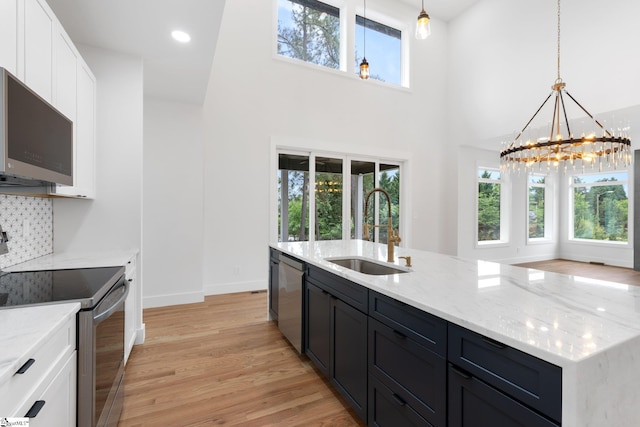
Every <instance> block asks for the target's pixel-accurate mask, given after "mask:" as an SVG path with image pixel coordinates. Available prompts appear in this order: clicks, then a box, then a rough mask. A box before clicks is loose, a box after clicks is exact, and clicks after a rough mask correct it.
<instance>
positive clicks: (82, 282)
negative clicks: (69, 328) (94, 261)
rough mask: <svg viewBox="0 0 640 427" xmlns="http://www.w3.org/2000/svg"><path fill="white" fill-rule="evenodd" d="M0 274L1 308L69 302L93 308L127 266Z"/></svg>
mask: <svg viewBox="0 0 640 427" xmlns="http://www.w3.org/2000/svg"><path fill="white" fill-rule="evenodd" d="M0 274H1V275H0V308H5V307H15V306H23V305H35V304H50V303H58V302H70V301H78V302H80V303H81V308H90V307H93V306H94V305H95V304H97V303H98V302H99V301H100V299H101V298H102V297H103V296H104V295H105V294H106V293H107V291H109V289H111V287H113V285H115V284H116V283H117V282H118V281H119V279H120V277H122V276H123V275H124V267H98V268H74V269H68V270H42V271H23V272H15V273H5V272H3V273H0Z"/></svg>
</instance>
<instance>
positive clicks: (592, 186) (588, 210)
mask: <svg viewBox="0 0 640 427" xmlns="http://www.w3.org/2000/svg"><path fill="white" fill-rule="evenodd" d="M572 187H573V238H574V239H587V240H600V241H611V242H627V241H628V240H629V199H628V173H627V172H616V173H610V174H589V175H575V176H573V177H572Z"/></svg>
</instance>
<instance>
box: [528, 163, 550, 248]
mask: <svg viewBox="0 0 640 427" xmlns="http://www.w3.org/2000/svg"><path fill="white" fill-rule="evenodd" d="M532 176H539V177H544V184H532V183H531V182H530V178H531V177H532ZM526 185H527V198H526V203H527V208H526V211H525V212H526V214H527V218H526V224H527V225H526V227H525V233H526V242H527V245H532V244H540V243H549V242H552V241H553V236H554V233H553V210H554V207H553V205H552V203H553V201H554V200H555V197H554V185H553V177H552V175H551V174H550V173H543V172H528V173H527V180H526ZM532 186H534V187H542V188H544V236H543V237H530V236H529V209H530V206H529V190H530V188H531V187H532Z"/></svg>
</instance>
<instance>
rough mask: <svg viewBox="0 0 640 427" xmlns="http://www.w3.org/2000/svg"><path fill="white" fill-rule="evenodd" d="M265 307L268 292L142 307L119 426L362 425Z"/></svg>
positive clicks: (126, 376)
mask: <svg viewBox="0 0 640 427" xmlns="http://www.w3.org/2000/svg"><path fill="white" fill-rule="evenodd" d="M266 313H267V294H266V292H260V293H238V294H229V295H216V296H209V297H206V298H205V302H203V303H197V304H187V305H177V306H171V307H161V308H153V309H146V310H144V322H145V325H146V341H145V343H144V344H142V345H139V346H135V347H134V349H133V351H132V353H131V356H130V358H129V361H128V363H127V367H126V374H125V402H124V409H123V411H122V416H121V418H120V423H119V424H118V426H119V427H137V426H154V427H156V426H170V427H187V426H194V427H195V426H214V425H229V426H234V425H235V426H278V427H286V426H364V424H362V423H361V422H360V421H359V419H358V418H357V417H356V416H355V414H354V413H353V412H352V411H351V410H350V409H349V408H348V406H347V404H346V403H345V402H344V401H343V400H342V398H341V397H340V396H339V395H338V394H337V393H336V392H335V391H334V390H333V389H332V387H331V386H330V385H329V384H328V382H327V381H326V380H325V379H324V378H323V377H322V376H321V375H320V374H319V373H318V372H317V371H316V370H315V369H314V368H313V366H312V364H311V362H310V361H309V359H308V358H307V357H306V356H299V355H297V354H296V353H295V352H294V350H293V347H291V346H290V345H289V344H288V343H287V342H286V341H285V339H284V338H283V337H282V335H281V334H280V332H279V330H278V328H277V326H276V325H275V324H274V323H273V322H269V321H267V319H266Z"/></svg>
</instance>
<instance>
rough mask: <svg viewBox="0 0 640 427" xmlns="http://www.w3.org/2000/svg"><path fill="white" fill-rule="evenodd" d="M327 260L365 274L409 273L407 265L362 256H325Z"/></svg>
mask: <svg viewBox="0 0 640 427" xmlns="http://www.w3.org/2000/svg"><path fill="white" fill-rule="evenodd" d="M325 259H326V260H327V261H329V262H332V263H334V264H337V265H339V266H341V267H345V268H348V269H350V270H353V271H357V272H359V273H363V274H370V275H373V276H384V275H387V274H400V273H409V272H410V271H411V270H409V269H408V268H406V267H404V268H403V267H399V266H395V265H390V264H385V263H382V262H379V261H374V260H371V259H366V258H361V257H344V258H325Z"/></svg>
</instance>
